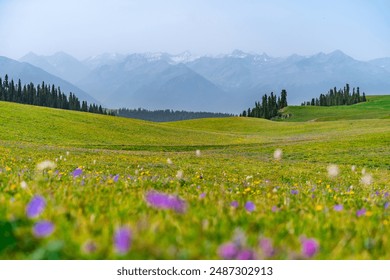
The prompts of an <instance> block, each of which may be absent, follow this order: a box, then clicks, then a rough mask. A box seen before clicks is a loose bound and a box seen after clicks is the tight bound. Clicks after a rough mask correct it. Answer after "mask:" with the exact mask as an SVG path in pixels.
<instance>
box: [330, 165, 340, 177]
mask: <svg viewBox="0 0 390 280" xmlns="http://www.w3.org/2000/svg"><path fill="white" fill-rule="evenodd" d="M327 170H328V176H329V177H330V178H336V177H337V176H338V175H339V173H340V170H339V167H338V166H337V165H335V164H331V165H329V166H328V168H327Z"/></svg>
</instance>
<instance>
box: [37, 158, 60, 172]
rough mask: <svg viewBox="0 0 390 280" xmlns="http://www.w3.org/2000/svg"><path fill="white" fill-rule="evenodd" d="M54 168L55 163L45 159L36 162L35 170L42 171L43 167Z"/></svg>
mask: <svg viewBox="0 0 390 280" xmlns="http://www.w3.org/2000/svg"><path fill="white" fill-rule="evenodd" d="M54 168H56V164H55V163H54V162H52V161H50V160H45V161H42V162H40V163H38V164H37V170H38V171H43V170H45V169H54Z"/></svg>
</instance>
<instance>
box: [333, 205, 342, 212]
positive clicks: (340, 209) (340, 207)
mask: <svg viewBox="0 0 390 280" xmlns="http://www.w3.org/2000/svg"><path fill="white" fill-rule="evenodd" d="M343 209H344V207H343V205H342V204H337V205H335V206H333V210H334V211H337V212H340V211H343Z"/></svg>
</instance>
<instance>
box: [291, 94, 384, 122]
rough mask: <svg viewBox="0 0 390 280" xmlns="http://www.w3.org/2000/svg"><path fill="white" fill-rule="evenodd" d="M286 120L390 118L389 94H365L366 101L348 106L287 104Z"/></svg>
mask: <svg viewBox="0 0 390 280" xmlns="http://www.w3.org/2000/svg"><path fill="white" fill-rule="evenodd" d="M284 112H285V113H287V114H292V118H289V119H286V121H292V122H302V121H334V120H356V119H382V118H390V95H378V96H367V102H364V103H358V104H355V105H350V106H332V107H322V106H289V107H287V108H286V109H285V110H284Z"/></svg>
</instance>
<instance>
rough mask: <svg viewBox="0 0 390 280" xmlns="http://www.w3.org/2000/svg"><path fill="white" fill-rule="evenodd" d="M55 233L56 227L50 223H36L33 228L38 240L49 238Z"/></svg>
mask: <svg viewBox="0 0 390 280" xmlns="http://www.w3.org/2000/svg"><path fill="white" fill-rule="evenodd" d="M53 231H54V225H53V224H52V223H51V222H49V221H39V222H37V223H35V225H34V228H33V234H34V236H35V237H38V238H40V237H46V236H49V235H50V234H52V233H53Z"/></svg>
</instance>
